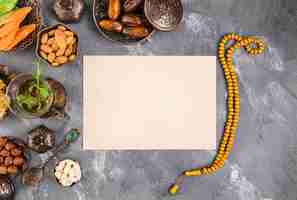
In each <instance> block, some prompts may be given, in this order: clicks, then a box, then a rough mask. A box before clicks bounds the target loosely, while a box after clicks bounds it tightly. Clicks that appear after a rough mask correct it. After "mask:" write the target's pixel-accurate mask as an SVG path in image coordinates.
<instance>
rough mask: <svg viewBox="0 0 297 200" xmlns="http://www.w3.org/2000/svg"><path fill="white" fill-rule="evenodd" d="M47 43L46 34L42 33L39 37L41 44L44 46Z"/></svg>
mask: <svg viewBox="0 0 297 200" xmlns="http://www.w3.org/2000/svg"><path fill="white" fill-rule="evenodd" d="M47 41H48V34H47V33H44V34H43V35H42V37H41V44H46V43H47Z"/></svg>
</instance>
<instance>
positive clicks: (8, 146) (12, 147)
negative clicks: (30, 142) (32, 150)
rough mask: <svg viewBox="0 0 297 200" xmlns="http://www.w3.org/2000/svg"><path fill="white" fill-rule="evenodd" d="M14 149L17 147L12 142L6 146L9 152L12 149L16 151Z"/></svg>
mask: <svg viewBox="0 0 297 200" xmlns="http://www.w3.org/2000/svg"><path fill="white" fill-rule="evenodd" d="M14 148H16V145H15V144H13V143H11V142H8V143H7V144H6V145H5V149H6V150H7V151H10V150H12V149H14Z"/></svg>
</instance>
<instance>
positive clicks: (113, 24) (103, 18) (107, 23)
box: [93, 0, 155, 44]
mask: <svg viewBox="0 0 297 200" xmlns="http://www.w3.org/2000/svg"><path fill="white" fill-rule="evenodd" d="M93 19H94V22H95V24H96V27H97V29H98V31H99V32H100V33H101V34H102V35H103V36H104V37H105V38H107V39H109V40H111V41H116V42H121V43H124V44H133V43H136V42H145V41H147V39H148V38H149V37H150V36H151V35H152V34H153V33H154V32H155V30H154V27H153V26H152V25H151V24H150V23H149V21H148V20H147V19H146V16H145V14H144V0H94V2H93Z"/></svg>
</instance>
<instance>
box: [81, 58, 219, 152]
mask: <svg viewBox="0 0 297 200" xmlns="http://www.w3.org/2000/svg"><path fill="white" fill-rule="evenodd" d="M83 90H84V92H83V121H84V123H83V135H84V139H83V141H84V142H83V147H84V149H86V150H95V149H96V150H111V149H117V150H125V149H137V150H138V149H215V147H216V58H215V57H208V56H203V57H199V56H85V57H84V65H83Z"/></svg>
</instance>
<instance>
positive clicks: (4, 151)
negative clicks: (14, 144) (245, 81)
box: [0, 149, 10, 157]
mask: <svg viewBox="0 0 297 200" xmlns="http://www.w3.org/2000/svg"><path fill="white" fill-rule="evenodd" d="M9 155H10V153H9V151H7V150H6V149H2V150H1V151H0V156H3V157H7V156H9Z"/></svg>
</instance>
